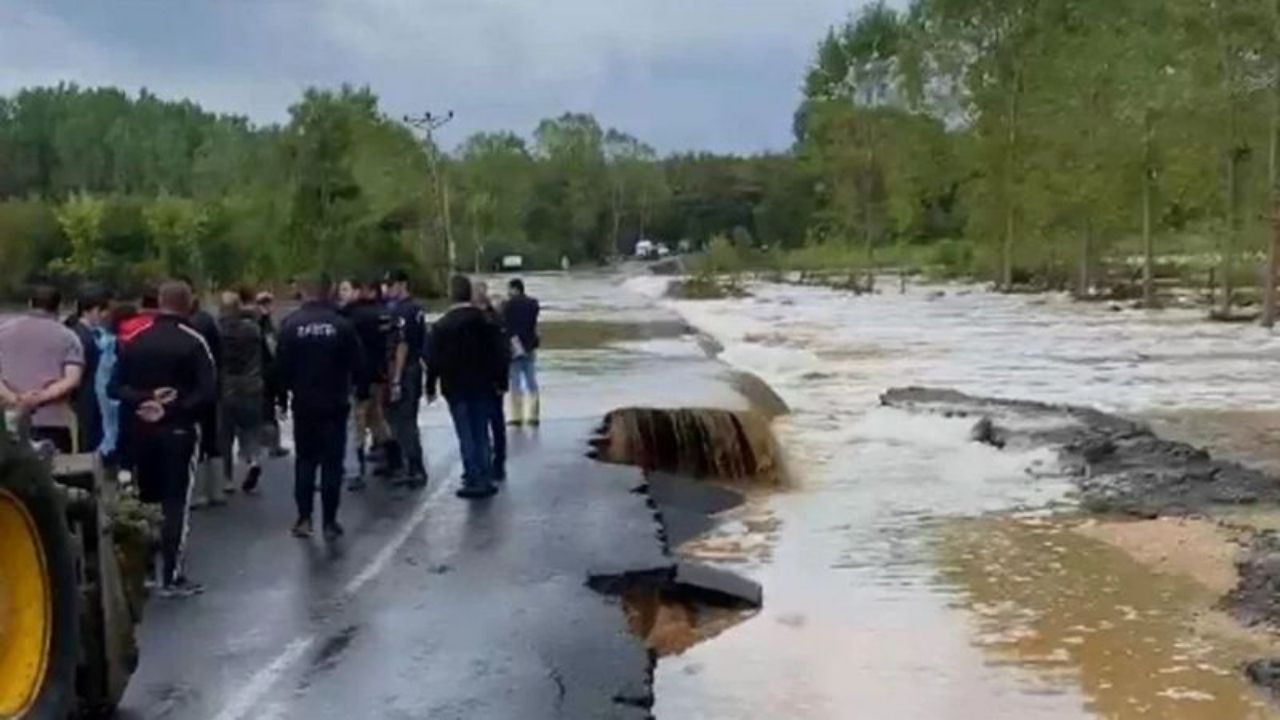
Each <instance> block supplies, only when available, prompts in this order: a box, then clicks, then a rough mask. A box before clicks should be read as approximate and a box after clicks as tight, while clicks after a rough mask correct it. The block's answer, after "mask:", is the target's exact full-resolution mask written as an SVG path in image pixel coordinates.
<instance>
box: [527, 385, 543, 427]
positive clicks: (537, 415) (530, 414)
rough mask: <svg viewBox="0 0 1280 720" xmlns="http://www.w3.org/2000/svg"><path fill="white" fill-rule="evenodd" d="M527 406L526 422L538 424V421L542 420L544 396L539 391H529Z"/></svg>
mask: <svg viewBox="0 0 1280 720" xmlns="http://www.w3.org/2000/svg"><path fill="white" fill-rule="evenodd" d="M525 408H526V409H525V416H524V422H525V424H526V425H533V426H537V425H538V423H540V422H542V397H541V396H540V395H538V393H529V397H528V401H527V402H526V403H525Z"/></svg>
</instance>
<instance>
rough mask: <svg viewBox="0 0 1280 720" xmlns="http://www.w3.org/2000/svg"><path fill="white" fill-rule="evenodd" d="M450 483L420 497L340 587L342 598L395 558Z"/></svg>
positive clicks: (365, 583)
mask: <svg viewBox="0 0 1280 720" xmlns="http://www.w3.org/2000/svg"><path fill="white" fill-rule="evenodd" d="M456 466H457V464H456V463H454V464H453V465H450V467H449V472H447V473H445V478H447V479H451V478H452V477H453V470H454V469H455V468H456ZM451 485H452V483H450V482H448V480H446V481H444V482H441V483H439V484H437V485H436V486H435V488H433V489H432V490H431V492H430V493H429V494H428V495H427V496H426V497H424V498H423V499H422V502H420V503H418V507H417V508H416V509H415V510H414V511H413V515H411V516H410V517H409V520H408V521H406V522H405V524H404V526H403V527H401V528H400V530H399V532H397V533H396V534H395V536H394V537H392V538H391V539H390V540H389V541H388V542H387V544H386V545H385V546H383V548H382V549H381V550H379V551H378V554H377V555H374V556H373V559H372V560H370V561H369V562H368V563H367V564H366V565H365V566H364V570H361V571H360V574H359V575H356V576H355V577H354V578H352V579H351V582H349V583H347V585H346V587H344V588H342V599H343V600H348V599H350V598H351V597H352V596H354V595H355V594H356V593H357V592H359V591H360V588H362V587H364V586H365V585H367V584H368V583H369V581H370V580H372V579H374V578H375V577H377V576H378V574H379V573H381V572H382V571H383V570H385V569H386V568H387V565H389V564H390V563H391V560H392V559H393V558H395V556H396V553H397V552H400V548H402V547H404V544H405V543H406V542H408V541H409V536H410V535H413V533H414V531H415V530H417V529H418V526H419V525H421V524H422V521H423V520H426V519H427V512H428V511H430V510H431V506H432V505H433V504H434V503H435V501H436V500H437V499H439V497H440V494H441V493H443V492H444V491H445V490H446V489H448V488H449V487H450V486H451Z"/></svg>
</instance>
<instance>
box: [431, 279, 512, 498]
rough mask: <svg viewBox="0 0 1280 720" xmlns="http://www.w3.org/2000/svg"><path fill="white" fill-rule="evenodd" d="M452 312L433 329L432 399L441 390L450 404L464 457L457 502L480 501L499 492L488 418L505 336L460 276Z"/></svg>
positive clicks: (452, 287) (454, 283)
mask: <svg viewBox="0 0 1280 720" xmlns="http://www.w3.org/2000/svg"><path fill="white" fill-rule="evenodd" d="M449 299H450V300H452V301H453V303H454V305H453V307H451V308H449V311H448V312H447V313H445V314H444V317H442V318H440V319H439V320H437V321H436V323H435V324H434V325H433V326H432V328H431V336H430V342H429V347H430V349H429V350H428V352H427V399H428V401H432V400H434V399H435V397H436V389H437V386H439V387H440V390H441V392H442V393H443V394H444V398H445V400H446V401H447V402H448V403H449V414H450V415H452V416H453V426H454V429H455V430H456V431H457V433H458V446H459V448H460V450H461V453H462V466H463V472H462V488H461V489H459V490H458V497H461V498H467V499H480V498H487V497H490V496H492V495H493V494H494V493H495V492H497V488H496V487H495V486H494V484H493V468H492V466H491V456H490V452H491V449H490V444H489V417H490V408H491V406H492V403H493V397H494V395H495V394H496V393H497V392H498V388H499V384H500V383H501V381H502V375H503V374H504V373H506V371H507V368H506V364H505V362H504V357H505V353H504V352H503V348H502V343H503V338H502V334H501V332H500V330H499V329H498V328H497V327H496V326H495V325H494V324H493V323H490V322H489V321H488V320H487V319H486V318H485V315H484V313H483V312H482V311H481V310H480V309H479V308H477V307H476V306H475V305H474V304H473V303H472V293H471V281H470V280H468V279H467V278H465V277H462V276H455V277H454V278H453V279H452V280H451V281H450V283H449Z"/></svg>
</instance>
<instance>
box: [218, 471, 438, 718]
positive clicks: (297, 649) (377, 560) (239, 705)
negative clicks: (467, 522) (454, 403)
mask: <svg viewBox="0 0 1280 720" xmlns="http://www.w3.org/2000/svg"><path fill="white" fill-rule="evenodd" d="M458 465H459V463H458V462H457V461H454V462H452V463H450V465H449V469H448V470H447V471H446V472H445V473H444V475H443V479H442V480H441V481H440V482H439V483H438V484H437V485H436V486H435V488H433V489H432V490H431V492H430V493H428V494H426V495H425V496H424V497H423V498H422V500H420V501H419V502H418V506H417V507H416V508H414V510H413V514H412V515H410V516H409V518H408V519H407V520H405V521H404V524H403V525H402V526H401V527H400V529H399V530H398V531H396V534H395V535H393V536H392V537H391V538H390V539H389V540H388V541H387V544H386V545H384V546H383V547H382V549H381V550H379V551H378V553H377V554H376V555H374V556H373V558H371V559H370V560H369V562H367V563H365V566H364V569H363V570H361V571H360V572H359V573H358V574H357V575H356V576H355V577H354V578H352V579H351V582H348V583H347V584H346V586H345V587H343V588H342V594H341V595H340V596H339V599H340V600H343V601H345V600H349V599H350V598H352V597H353V596H354V595H355V594H356V593H357V592H359V591H360V589H361V588H363V587H364V586H365V585H368V584H369V582H370V581H372V580H373V579H374V578H376V577H377V576H378V574H379V573H381V572H382V571H383V570H385V569H386V568H387V565H389V564H391V561H392V560H393V559H394V558H395V556H396V553H397V552H399V551H400V549H401V548H403V547H404V544H405V543H406V542H408V541H409V538H410V537H411V536H412V535H413V533H414V531H415V530H417V529H418V526H419V525H421V524H422V522H423V521H424V520H426V519H427V513H428V512H429V511H430V510H431V507H432V506H433V505H434V504H435V502H436V501H437V500H439V499H440V496H441V495H442V494H443V493H444V491H445V490H446V489H448V488H449V487H452V486H453V484H454V483H453V480H455V478H454V471H455V470H457V468H458ZM316 640H317V636H316V635H315V634H310V635H303V636H300V637H298V638H296V639H294V640H293V641H292V642H290V643H289V644H288V645H286V646H285V648H284V650H283V651H281V653H280V654H279V655H277V656H276V657H275V659H273V660H272V661H271V662H270V663H268V664H267V666H266V667H264V668H262V669H261V670H259V671H257V672H255V673H254V674H253V675H252V676H251V677H252V679H251V680H250V681H249V682H248V684H246V685H244V686H243V687H241V688H240V689H239V690H238V691H236V692H235V693H234V694H232V695H231V698H230V700H229V701H228V702H227V704H226V705H224V706H223V707H222V710H221V711H220V712H219V713H218V714H217V715H215V716H214V720H243V718H245V717H247V716H248V715H249V714H250V712H251V711H252V710H253V709H254V706H255V705H257V704H258V703H259V702H261V700H262V698H264V697H266V695H267V693H269V692H271V688H272V687H274V686H275V684H276V683H277V682H279V681H280V678H281V677H283V676H284V674H285V673H286V672H288V671H289V668H290V667H292V666H293V665H294V664H295V663H297V662H298V661H299V660H301V659H302V658H303V656H304V655H306V654H307V652H308V651H309V650H311V648H312V646H313V645H315V644H316Z"/></svg>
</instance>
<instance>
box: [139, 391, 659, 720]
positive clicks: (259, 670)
mask: <svg viewBox="0 0 1280 720" xmlns="http://www.w3.org/2000/svg"><path fill="white" fill-rule="evenodd" d="M433 412H434V411H433ZM591 425H592V423H591V422H587V421H583V420H564V421H555V422H550V423H548V424H545V425H544V426H543V427H542V428H541V429H540V430H537V431H527V430H526V431H520V432H514V433H513V435H512V443H511V448H512V459H511V468H510V477H511V479H510V480H509V482H508V487H507V488H506V489H505V491H504V492H503V493H502V494H501V495H499V496H498V497H497V498H495V499H494V500H492V501H489V502H486V503H482V504H469V503H465V502H463V501H460V500H458V499H456V498H455V497H454V496H453V494H452V490H453V489H454V487H455V486H456V483H457V480H456V475H457V471H456V462H455V460H454V457H455V456H456V451H455V450H454V449H453V444H452V438H450V437H449V436H448V435H447V433H446V432H445V428H444V427H432V428H431V431H430V432H429V433H428V438H429V442H430V447H431V448H432V449H434V450H435V452H434V453H433V456H434V462H433V463H432V468H431V469H432V474H433V478H432V484H431V485H430V486H429V487H428V489H427V490H425V491H421V492H417V493H411V492H407V491H402V490H395V489H392V488H389V487H387V486H385V485H384V484H382V483H381V482H374V483H372V484H371V485H370V487H369V489H368V490H366V491H365V492H363V493H346V496H345V497H344V505H343V513H342V514H343V518H344V521H345V523H346V526H347V530H348V536H347V538H345V539H344V540H343V541H342V542H340V543H337V544H334V545H326V544H325V543H324V542H323V541H320V540H312V541H302V540H297V539H295V538H292V537H290V536H289V534H288V531H287V530H288V526H289V521H290V518H291V499H290V492H289V472H290V471H291V464H290V463H289V461H288V460H283V461H275V462H274V463H273V464H272V466H271V467H270V468H269V471H268V473H267V478H266V481H265V483H264V492H263V493H262V495H261V496H260V497H256V498H245V497H242V496H237V497H235V498H234V499H233V502H232V504H231V505H229V506H227V507H224V508H218V509H213V510H205V511H201V512H200V513H197V514H196V517H195V521H194V525H193V528H192V536H191V539H192V555H191V562H190V566H191V572H192V574H193V575H195V576H196V577H198V578H199V579H200V580H201V581H202V582H205V583H206V584H207V585H208V587H209V590H208V592H207V593H206V594H204V595H203V596H200V597H198V598H195V599H193V600H189V601H184V602H176V601H161V600H153V601H152V602H151V603H150V604H149V605H148V607H147V615H146V618H145V622H144V625H143V628H142V645H143V653H142V665H141V667H140V669H139V672H138V674H137V675H136V676H135V677H134V681H133V683H132V685H131V686H130V689H129V692H128V694H127V696H126V698H125V701H124V703H123V704H122V707H121V711H120V717H122V718H126V719H134V718H136V719H139V720H141V719H143V718H146V719H148V720H151V719H160V718H183V719H184V720H185V719H188V718H190V719H192V720H204V719H209V720H239V719H240V718H254V719H255V720H257V719H261V718H314V719H323V718H357V717H358V718H389V719H392V718H394V719H400V718H442V719H443V718H476V719H479V718H494V719H497V718H521V719H524V720H528V719H530V718H644V717H648V715H649V712H648V710H647V704H648V703H649V702H650V701H651V700H650V699H651V692H652V689H651V671H652V668H651V660H650V657H649V653H648V650H647V649H646V648H645V647H644V646H643V644H642V643H641V642H640V641H639V640H637V639H635V638H634V637H632V636H631V634H630V633H629V632H628V630H627V625H626V619H625V617H624V615H623V611H622V609H621V607H620V605H619V604H618V602H617V601H616V600H615V599H612V598H607V597H604V596H602V595H599V594H597V593H596V592H594V591H593V590H591V589H589V588H588V587H587V585H586V580H587V578H588V576H590V575H594V574H621V573H624V572H629V571H635V570H645V569H652V568H656V567H664V566H669V565H670V560H669V558H667V557H666V555H665V554H664V552H663V549H662V546H661V543H660V542H659V540H658V538H657V535H656V525H655V523H654V519H653V512H652V510H651V509H650V508H649V507H647V505H646V501H647V498H646V497H645V496H644V495H640V494H636V493H634V492H632V491H633V490H634V489H635V488H636V487H637V486H639V485H640V484H641V476H640V473H639V472H638V471H636V470H633V469H630V468H620V467H608V466H604V465H600V464H597V463H594V462H592V461H590V460H587V459H586V458H585V457H584V456H583V451H584V449H585V444H584V440H585V438H586V437H587V435H588V433H589V431H590V429H591Z"/></svg>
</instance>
